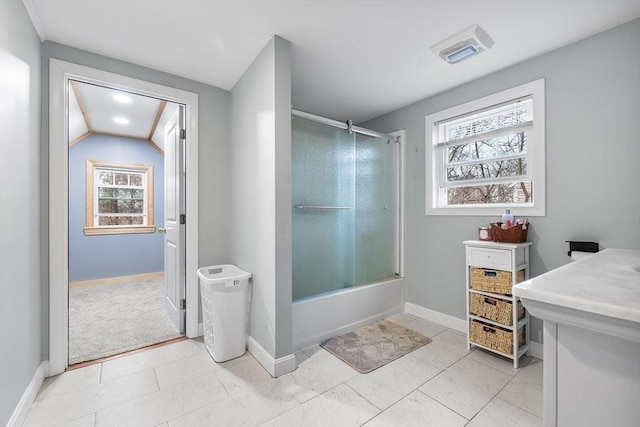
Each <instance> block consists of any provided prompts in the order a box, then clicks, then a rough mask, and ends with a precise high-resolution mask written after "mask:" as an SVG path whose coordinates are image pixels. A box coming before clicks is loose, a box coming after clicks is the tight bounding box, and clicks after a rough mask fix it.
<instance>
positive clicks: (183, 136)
mask: <svg viewBox="0 0 640 427" xmlns="http://www.w3.org/2000/svg"><path fill="white" fill-rule="evenodd" d="M180 139H187V130H186V129H180Z"/></svg>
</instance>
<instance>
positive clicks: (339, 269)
mask: <svg viewBox="0 0 640 427" xmlns="http://www.w3.org/2000/svg"><path fill="white" fill-rule="evenodd" d="M292 141H293V143H292V156H291V157H292V159H291V160H292V200H293V205H294V206H293V213H292V218H293V225H292V235H293V242H292V251H293V271H292V273H293V299H294V300H297V299H300V298H304V297H308V296H311V295H317V294H322V293H326V292H331V291H335V290H337V289H342V288H344V287H348V286H351V285H352V284H353V262H354V254H353V250H354V248H353V234H354V224H353V193H354V182H355V181H354V138H353V135H350V134H349V133H348V132H347V131H345V130H342V129H338V128H335V127H332V126H327V125H324V124H321V123H316V122H313V121H310V120H305V119H301V118H295V117H294V118H293V123H292Z"/></svg>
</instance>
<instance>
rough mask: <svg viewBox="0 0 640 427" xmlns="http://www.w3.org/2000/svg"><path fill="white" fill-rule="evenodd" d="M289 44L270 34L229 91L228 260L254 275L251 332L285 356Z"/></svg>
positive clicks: (288, 250) (288, 251)
mask: <svg viewBox="0 0 640 427" xmlns="http://www.w3.org/2000/svg"><path fill="white" fill-rule="evenodd" d="M289 50H290V45H289V42H287V41H286V40H284V39H281V38H279V37H274V38H273V39H271V41H270V42H269V43H268V44H267V45H266V46H265V48H264V49H263V50H262V51H261V52H260V54H259V55H258V56H257V57H256V59H255V60H254V62H253V63H252V64H251V65H250V66H249V68H248V69H247V71H245V73H244V74H243V76H242V77H241V78H240V80H238V82H237V83H236V85H235V86H234V87H233V89H232V90H231V183H232V184H231V186H232V188H231V236H232V239H231V241H230V245H229V256H230V261H231V262H232V263H234V264H236V265H238V266H239V267H240V268H242V269H245V270H247V271H249V272H251V273H252V274H253V280H252V283H253V297H252V298H253V301H252V305H251V322H250V325H251V330H250V335H251V337H252V338H253V339H255V340H256V341H257V342H258V344H260V345H261V346H262V348H263V349H264V350H266V351H267V352H268V353H269V354H270V355H271V356H272V357H274V358H278V357H281V356H284V355H288V354H290V353H291V180H290V171H291V77H290V76H291V71H290V69H291V65H290V63H291V62H290V53H289Z"/></svg>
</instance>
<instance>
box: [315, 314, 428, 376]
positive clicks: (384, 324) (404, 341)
mask: <svg viewBox="0 0 640 427" xmlns="http://www.w3.org/2000/svg"><path fill="white" fill-rule="evenodd" d="M430 342H431V339H430V338H428V337H426V336H424V335H422V334H420V333H418V332H415V331H412V330H411V329H407V328H405V327H404V326H400V325H398V324H396V323H393V322H391V321H389V320H380V321H379V322H376V323H373V324H371V325H366V326H363V327H362V328H360V329H356V330H355V331H353V332H348V333H346V334H344V335H338V336H337V337H333V338H331V339H328V340H326V341H324V342H322V343H321V344H320V346H321V347H323V348H324V349H326V350H327V351H329V352H330V353H332V354H334V355H335V356H336V357H338V358H340V359H342V360H343V361H344V362H346V363H347V364H349V365H350V366H351V367H352V368H353V369H355V370H356V371H358V372H360V373H363V374H366V373H367V372H371V371H373V370H374V369H378V368H379V367H380V366H383V365H385V364H387V363H389V362H391V361H393V360H396V359H397V358H399V357H402V356H404V355H405V354H408V353H410V352H412V351H413V350H415V349H417V348H419V347H422V346H423V345H425V344H429V343H430Z"/></svg>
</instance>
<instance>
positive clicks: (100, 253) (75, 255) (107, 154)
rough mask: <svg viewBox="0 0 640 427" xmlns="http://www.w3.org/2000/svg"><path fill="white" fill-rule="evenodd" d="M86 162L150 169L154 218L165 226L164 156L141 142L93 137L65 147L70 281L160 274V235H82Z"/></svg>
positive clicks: (148, 144)
mask: <svg viewBox="0 0 640 427" xmlns="http://www.w3.org/2000/svg"><path fill="white" fill-rule="evenodd" d="M87 160H101V161H106V162H121V163H138V164H145V165H151V166H153V205H154V208H153V214H154V224H155V226H156V227H163V226H164V156H163V155H162V154H160V153H159V152H158V151H157V150H156V149H155V148H153V147H152V146H151V144H150V143H149V142H148V141H146V140H143V139H135V138H124V137H120V136H115V135H101V134H93V135H90V136H88V137H87V138H85V139H83V140H82V141H80V142H78V143H77V144H74V145H73V146H72V147H70V148H69V281H70V282H76V281H81V280H92V279H104V278H109V277H120V276H130V275H134V274H143V273H155V272H162V271H164V246H163V243H164V237H163V235H162V234H160V233H139V234H103V235H95V236H85V234H84V227H85V225H86V210H87V196H86V194H87V185H86V176H87V172H86V171H87Z"/></svg>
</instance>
